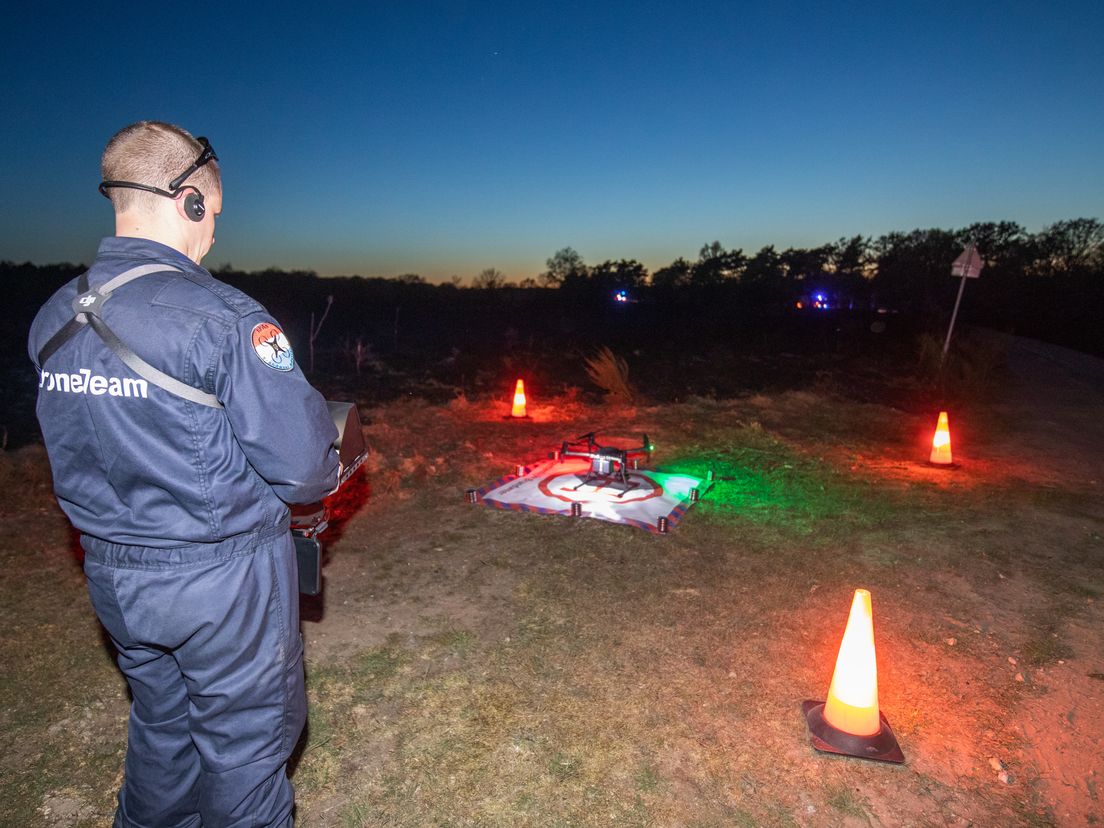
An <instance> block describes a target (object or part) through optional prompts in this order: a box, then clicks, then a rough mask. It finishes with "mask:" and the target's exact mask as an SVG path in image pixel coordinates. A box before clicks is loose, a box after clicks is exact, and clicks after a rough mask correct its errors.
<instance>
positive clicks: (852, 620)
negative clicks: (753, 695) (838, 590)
mask: <svg viewBox="0 0 1104 828" xmlns="http://www.w3.org/2000/svg"><path fill="white" fill-rule="evenodd" d="M801 711H802V712H803V713H804V714H805V721H806V723H807V724H808V726H809V733H810V735H811V736H812V742H813V747H814V748H816V749H817V750H819V751H822V752H825V753H839V754H842V755H844V756H857V757H859V758H860V759H875V760H878V761H880V762H894V763H897V764H900V763H902V762H904V761H905V755H904V754H903V753H902V752H901V748H900V746H899V745H898V744H897V737H896V736H894V735H893V731H892V730H891V729H890V727H889V722H888V721H886V718H885V716H883V715H882V714H881V712H880V711H879V710H878V665H877V660H876V658H875V654H874V616H873V613H872V611H871V608H870V592H869V591H867V590H865V589H857V590H855V597H854V598H853V599H852V601H851V614H850V615H849V616H848V617H847V629H846V630H845V631H844V633H843V641H842V642H841V643H840V648H839V655H838V656H837V657H836V669H835V672H834V673H833V674H832V684H831V685H830V686H829V688H828V700H827V701H826V702H818V701H805V702H802V704H801Z"/></svg>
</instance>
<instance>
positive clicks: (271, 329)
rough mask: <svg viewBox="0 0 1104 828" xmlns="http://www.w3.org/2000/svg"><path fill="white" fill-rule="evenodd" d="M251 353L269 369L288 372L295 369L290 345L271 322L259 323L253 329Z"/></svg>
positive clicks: (282, 333) (293, 355)
mask: <svg viewBox="0 0 1104 828" xmlns="http://www.w3.org/2000/svg"><path fill="white" fill-rule="evenodd" d="M253 351H254V353H256V354H257V356H258V357H260V360H261V362H263V363H264V364H265V365H267V366H268V367H269V368H275V369H276V370H277V371H290V370H291V369H292V368H294V367H295V354H293V353H292V352H291V343H290V342H288V340H287V337H286V336H284V332H283V331H281V330H280V329H279V328H277V327H276V326H275V325H273V324H272V323H271V322H261V323H260V324H259V325H255V326H254V327H253Z"/></svg>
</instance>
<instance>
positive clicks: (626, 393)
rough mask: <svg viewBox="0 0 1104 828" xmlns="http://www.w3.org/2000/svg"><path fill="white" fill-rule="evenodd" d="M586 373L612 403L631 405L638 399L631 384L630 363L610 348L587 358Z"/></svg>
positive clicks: (602, 349)
mask: <svg viewBox="0 0 1104 828" xmlns="http://www.w3.org/2000/svg"><path fill="white" fill-rule="evenodd" d="M586 372H587V376H588V377H590V381H591V382H593V383H594V384H595V385H597V386H598V387H599V388H601V389H602V390H603V391H605V392H606V395H607V396H608V397H609V399H610V401H611V402H614V403H623V404H631V403H632V402H633V401H634V400H635V399H636V389H634V388H633V387H632V384H631V383H630V382H629V366H628V363H626V362H625V360H623V359H622V358H621V357H619V356H617V354H615V353H614V352H613V351H611V350H610V349H609V348H607V347H605V346H603V347H602V348H601V349H600V350H599V351H598V353H596V354H594V355H593V356H590V357H587V359H586Z"/></svg>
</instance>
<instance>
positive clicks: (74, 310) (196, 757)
mask: <svg viewBox="0 0 1104 828" xmlns="http://www.w3.org/2000/svg"><path fill="white" fill-rule="evenodd" d="M102 169H103V177H104V182H103V183H102V184H101V188H100V190H101V192H102V193H104V194H105V195H107V196H108V197H109V198H110V199H111V201H112V204H113V206H114V208H115V236H113V237H109V238H105V239H104V240H103V241H102V242H101V243H100V248H99V252H98V253H97V255H96V259H95V261H94V262H93V264H92V266H91V268H90V269H89V271H88V274H87V284H86V283H84V282H83V281H81V282H78V280H74V281H73V282H71V283H69V284H68V285H66V286H65V287H63V288H61V290H59V291H58V292H57V294H55V295H54V296H53V298H51V299H50V300H49V301H48V302H47V303H46V304H45V305H44V306H43V307H42V309H41V310H40V311H39V313H38V316H37V317H36V318H35V321H34V324H33V325H32V327H31V334H30V342H29V352H30V354H31V359H32V360H33V361H34V362H35V364H36V367H37V368H38V370H39V390H38V408H37V411H38V419H39V423H40V424H41V427H42V434H43V437H44V438H45V443H46V449H47V452H48V454H49V457H50V465H51V468H52V470H53V478H54V490H55V492H56V494H57V497H58V500H59V502H60V503H61V506H62V508H63V509H64V510H65V513H66V514H67V515H68V517H69V519H70V520H71V521H72V523H73V525H74V526H75V527H76V528H77V529H78V530H79V531H80V532H81V545H82V546H83V548H84V553H85V559H84V569H85V574H86V576H87V581H88V589H89V594H90V596H91V599H92V605H93V607H94V608H95V610H96V614H97V615H98V617H99V619H100V621H101V622H102V623H103V625H104V627H105V628H106V630H107V632H108V634H109V635H110V637H111V640H112V642H113V643H114V645H115V647H116V649H117V651H118V664H119V667H120V669H121V670H122V672H123V673H124V675H125V676H126V680H127V682H128V684H129V685H130V689H131V693H132V696H133V704H132V707H131V713H130V723H129V729H128V744H127V755H126V766H125V779H124V782H123V786H122V789H121V790H120V791H119V805H118V809H117V811H116V814H115V825H116V826H142V827H143V828H177V827H178V826H180V828H184V827H185V826H187V827H188V828H193V826H204V828H216V827H217V826H235V827H236V826H290V825H292V824H293V818H292V806H293V793H292V789H291V784H290V782H289V781H288V778H287V768H286V766H287V760H288V757H289V755H290V754H291V751H292V749H293V747H294V746H295V743H296V741H297V740H298V738H299V734H300V732H301V731H302V728H303V723H304V720H305V717H306V697H305V694H304V688H303V643H302V638H301V636H300V633H299V604H298V577H297V572H296V560H295V552H294V547H293V543H292V538H291V535H290V531H289V528H288V527H289V522H288V507H287V505H286V504H288V503H313V502H316V501H318V500H320V499H321V498H322V497H323V496H324V495H326V494H327V493H328V492H330V491H331V490H333V489H334V488H335V486H336V485H337V479H338V459H337V454H336V452H335V451H334V449H333V447H332V446H333V442H334V440H335V439H336V437H337V430H336V428H335V426H334V423H333V420H332V419H331V417H330V415H329V413H328V410H327V407H326V404H325V401H324V400H323V398H322V397H321V396H320V395H319V393H318V392H317V391H315V390H314V389H313V388H312V387H311V386H310V384H309V383H308V382H307V380H306V378H305V377H304V376H303V373H302V371H301V370H300V369H299V367H298V366H297V365H296V363H295V358H294V354H293V352H292V350H291V347H290V345H289V344H288V342H287V339H286V337H285V336H284V334H283V332H282V331H281V329H280V326H279V323H277V322H276V321H275V320H274V319H272V317H271V316H269V314H268V313H267V312H266V311H265V309H264V308H263V307H261V305H259V304H258V303H257V302H255V301H254V300H252V299H250V298H249V297H248V296H246V295H245V294H243V293H241V292H240V291H238V290H236V289H235V288H232V287H230V286H229V285H226V284H223V283H221V282H219V281H217V280H216V279H214V278H213V277H212V276H211V274H210V273H209V272H207V271H206V270H205V269H203V268H202V267H200V264H199V263H200V261H201V260H202V259H203V257H204V256H205V255H206V254H207V252H208V251H209V250H210V248H211V245H212V244H213V243H214V233H215V218H216V216H217V215H218V214H219V212H220V210H221V208H222V185H221V177H220V172H219V167H218V163H217V156H216V155H215V153H214V150H213V149H212V148H211V145H210V144H209V143H208V142H207V141H206V139H202V138H201V139H196V138H193V137H192V136H191V135H189V134H188V133H187V132H185V131H184V130H182V129H180V128H178V127H175V126H171V125H169V124H165V123H160V122H156V121H142V122H139V123H136V124H133V125H131V126H129V127H126V128H125V129H123V130H121V131H120V132H119V133H118V134H116V135H115V136H114V137H113V138H112V139H111V141H110V142H109V143H108V145H107V148H106V149H105V150H104V154H103V164H102ZM121 274H127V277H126V278H125V279H122V280H120V279H118V278H117V277H119V276H120V275H121ZM135 274H138V276H140V277H141V278H137V277H136V276H135ZM112 280H115V281H114V282H112ZM78 286H79V287H80V291H78ZM85 290H88V291H90V292H89V293H84V292H83V291H85ZM98 290H99V291H103V293H106V294H109V295H108V297H107V298H108V299H109V300H110V301H107V299H105V298H104V296H103V295H101V294H97V291H98ZM78 293H80V295H78ZM101 300H102V304H101V305H100V306H99V310H98V316H99V319H100V320H102V324H104V325H106V326H107V327H108V328H109V330H110V331H111V332H113V333H114V334H115V336H116V337H117V340H118V341H121V343H123V346H124V349H129V351H130V352H131V354H132V355H137V357H138V360H139V362H144V363H145V364H146V367H147V368H149V367H152V368H153V369H155V371H156V372H161V373H160V376H163V375H166V374H167V375H168V377H170V378H171V380H167V381H166V382H167V383H172V382H177V383H182V384H183V385H179V386H178V390H177V391H173V390H171V386H170V385H162V384H160V383H159V382H157V381H156V380H155V379H151V378H150V377H151V376H153V375H151V374H149V373H148V372H147V373H145V374H143V373H142V372H141V371H138V372H136V371H135V370H132V368H131V362H127V361H124V360H123V358H122V357H121V356H120V353H121V352H120V351H119V350H118V349H116V348H114V347H111V346H109V345H108V344H107V341H106V340H105V338H104V335H103V334H100V333H99V329H98V328H97V329H96V330H90V328H93V327H94V326H93V325H91V324H88V323H90V322H91V321H93V320H91V319H90V318H89V317H88V315H87V314H81V313H80V311H81V310H82V309H85V308H90V307H92V306H94V305H95V304H96V303H97V302H98V301H101ZM74 314H76V320H77V321H76V322H73V321H72V320H74ZM78 323H79V324H78ZM67 324H68V325H70V326H71V327H75V328H77V330H76V332H75V333H72V332H70V333H71V334H72V335H71V336H68V337H65V336H62V337H60V339H62V340H64V342H63V343H62V344H60V345H57V344H56V342H55V343H53V345H51V340H56V339H58V338H59V337H55V336H54V335H55V333H56V332H58V331H59V330H60V329H62V328H63V327H65V326H66V325H67ZM180 389H183V390H180Z"/></svg>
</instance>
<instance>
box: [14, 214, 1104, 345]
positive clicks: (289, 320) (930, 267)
mask: <svg viewBox="0 0 1104 828" xmlns="http://www.w3.org/2000/svg"><path fill="white" fill-rule="evenodd" d="M971 242H972V243H974V244H975V245H976V247H977V250H978V252H979V253H980V255H981V257H982V259H983V260H984V262H985V268H984V270H983V272H982V274H981V278H979V279H972V280H970V283H969V285H968V288H967V290H966V293H965V298H964V301H963V306H962V309H961V311H960V313H961V315H962V320H963V321H964V322H974V323H978V324H984V325H987V326H990V327H996V328H998V329H1002V330H1006V331H1010V332H1014V333H1019V334H1022V335H1026V336H1032V337H1037V338H1041V339H1046V340H1049V341H1053V342H1056V343H1058V344H1063V345H1067V346H1069V347H1073V348H1077V349H1079V350H1083V351H1087V352H1091V353H1097V354H1104V334H1102V333H1101V330H1102V328H1104V326H1102V325H1100V323H1099V318H1100V315H1101V310H1102V308H1104V224H1102V223H1101V222H1100V221H1099V220H1097V219H1091V218H1079V219H1071V220H1066V221H1059V222H1056V223H1054V224H1052V225H1049V226H1048V227H1045V228H1044V229H1043V230H1042V231H1040V232H1038V233H1029V232H1028V231H1027V230H1026V229H1025V228H1023V227H1022V226H1021V225H1019V224H1016V223H1015V222H1009V221H1002V222H984V223H977V224H973V225H970V226H969V227H965V228H962V229H960V230H942V229H929V230H913V231H911V232H907V233H903V232H894V233H889V234H886V235H884V236H881V237H879V238H868V237H863V236H854V237H850V238H843V239H840V240H838V241H836V242H835V243H832V244H825V245H822V246H820V247H815V248H807V249H806V248H788V249H785V250H782V251H778V250H776V249H775V248H774V246H767V247H764V248H762V249H761V250H759V251H757V252H755V253H752V254H748V253H745V252H744V251H743V250H741V249H728V248H726V247H725V246H724V245H723V244H721V243H720V242H718V241H714V242H711V243H708V244H705V245H703V246H702V248H701V250H700V251H699V253H698V257H697V258H696V259H695V260H692V261H691V260H688V259H685V258H679V259H676V260H675V261H674V262H672V263H671V264H669V265H667V266H665V267H661V268H659V269H657V270H656V271H655V272H651V273H650V272H649V271H648V270H647V269H646V268H645V267H644V266H643V265H642V264H641V263H640V262H639V261H636V260H634V259H621V260H617V261H612V260H608V261H605V262H601V263H598V264H593V265H590V264H587V263H586V262H585V261H584V259H583V258H582V256H580V255H579V254H578V253H577V252H576V251H575V250H574V249H572V248H570V247H565V248H563V249H561V250H559V251H557V252H556V253H555V254H553V255H552V256H551V257H550V258H549V259H548V260H547V262H546V268H547V269H546V270H545V271H544V272H542V273H540V274H537V275H536V276H534V277H532V278H529V279H525V280H523V281H522V282H520V283H511V282H509V281H508V280H507V279H506V277H505V276H504V275H503V274H502V273H501V272H500V271H498V270H495V269H493V268H490V269H487V270H484V271H483V272H482V273H480V274H479V275H478V276H477V277H475V279H473V280H472V282H471V283H470V285H465V284H464V283H463V282H462V281H461V280H459V279H454V280H452V281H451V282H448V283H446V284H442V285H436V284H429V283H427V282H426V281H425V280H424V279H423V278H421V277H420V276H418V275H415V274H406V275H404V276H401V277H398V278H393V279H382V278H362V277H359V276H349V277H334V278H320V277H318V276H317V275H316V274H315V273H313V272H309V271H292V272H287V271H279V270H274V269H270V270H265V271H254V272H249V273H246V272H242V271H238V270H235V269H234V268H232V267H231V266H229V265H225V266H222V267H219V268H216V270H215V273H216V275H217V276H219V277H220V278H222V279H223V280H225V281H227V282H230V283H231V284H235V285H237V286H238V287H240V288H242V289H243V290H245V291H246V292H247V293H249V294H250V295H253V296H255V297H257V298H258V299H259V300H260V301H262V302H263V303H264V304H265V305H266V306H267V307H268V308H269V310H270V311H272V313H273V314H274V315H275V316H276V317H277V318H278V319H281V320H282V321H284V320H286V321H285V324H286V325H287V326H288V327H289V329H291V330H289V333H291V332H294V333H295V334H296V335H297V337H298V341H300V342H302V341H308V340H309V341H310V342H311V344H312V346H313V345H314V341H315V340H317V342H318V344H319V347H331V348H333V347H338V346H340V347H344V348H349V347H355V341H356V340H360V341H362V342H369V343H372V345H373V347H376V348H377V349H379V348H381V347H384V346H386V345H387V344H391V345H394V346H397V345H398V344H399V343H400V342H405V343H406V344H407V345H415V344H416V343H417V341H418V338H419V337H421V341H423V342H424V343H425V344H427V345H434V344H437V345H458V346H459V347H463V346H464V344H465V343H466V342H470V341H473V340H474V339H476V338H479V337H481V336H482V337H484V338H486V337H496V336H510V335H516V329H517V327H518V325H519V324H527V323H522V322H519V320H531V321H532V322H533V324H538V325H539V326H540V327H542V328H545V329H547V330H549V331H552V330H558V331H561V332H564V333H567V334H572V333H573V332H578V331H580V330H590V331H591V332H593V329H592V328H588V326H594V325H602V324H604V323H603V318H604V317H603V313H605V309H606V306H607V304H608V303H607V300H609V299H610V298H611V297H612V296H613V295H614V294H615V293H617V292H621V291H623V292H624V298H625V299H626V300H627V302H628V303H630V304H633V303H641V304H650V305H652V306H659V307H660V308H662V309H663V311H662V312H658V313H639V314H638V317H637V318H638V319H639V320H640V321H641V322H644V321H645V320H648V324H650V325H653V326H654V325H658V324H660V323H662V325H663V327H664V328H667V329H669V330H671V331H676V330H677V329H678V327H679V326H680V325H685V324H690V323H693V324H694V325H695V326H698V327H699V329H702V327H703V326H705V327H708V326H709V325H714V326H717V327H719V326H723V325H725V324H726V323H728V324H729V325H731V323H732V322H734V321H738V322H740V323H741V324H748V325H755V324H757V323H758V324H764V322H763V320H768V319H771V318H777V316H778V314H780V313H786V312H793V311H794V310H795V309H796V308H797V307H798V306H799V304H800V305H801V307H803V308H808V307H809V306H810V305H814V304H820V305H821V306H822V307H826V308H827V309H830V310H838V311H848V310H849V311H866V312H877V311H879V310H881V311H882V312H883V313H894V314H900V315H901V316H903V317H908V318H909V319H910V320H912V321H913V323H914V324H915V325H916V326H917V327H928V328H931V329H937V328H938V327H939V326H940V325H945V324H946V321H947V318H948V316H949V313H950V309H951V307H952V306H953V303H954V296H955V293H956V291H957V289H958V286H959V280H958V279H956V278H952V277H951V274H950V267H951V263H952V262H953V261H954V259H955V257H957V256H958V255H959V253H961V252H962V250H963V248H964V246H965V245H966V244H967V243H971ZM81 269H82V266H80V265H68V264H58V265H44V266H36V265H32V264H30V263H25V264H14V263H12V262H0V277H2V278H3V280H4V284H5V285H6V286H7V288H8V298H9V302H12V303H13V304H14V306H15V308H16V316H17V319H21V320H22V321H24V322H25V324H23V325H21V326H19V327H20V328H21V329H22V331H23V332H24V333H25V331H26V326H27V325H29V323H30V319H31V317H32V316H33V314H34V312H35V309H37V307H38V306H39V305H40V304H41V303H42V301H44V300H45V298H46V297H47V296H48V295H49V294H50V293H51V292H52V291H53V290H55V289H56V288H57V287H58V286H59V285H60V284H62V283H63V282H65V281H66V280H68V279H70V278H72V277H73V276H74V275H76V274H77V273H79V272H80V270H81ZM329 297H332V299H330V298H329ZM600 308H601V309H602V310H601V311H599V309H600ZM9 330H10V329H9ZM511 331H514V334H511ZM412 340H413V342H412ZM350 342H354V345H352V346H350V344H349V343H350Z"/></svg>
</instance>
